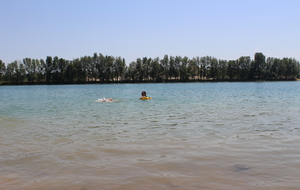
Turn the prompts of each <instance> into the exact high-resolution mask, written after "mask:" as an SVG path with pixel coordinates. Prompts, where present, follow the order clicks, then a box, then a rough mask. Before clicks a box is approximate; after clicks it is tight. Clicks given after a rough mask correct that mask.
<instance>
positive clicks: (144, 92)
mask: <svg viewBox="0 0 300 190" xmlns="http://www.w3.org/2000/svg"><path fill="white" fill-rule="evenodd" d="M141 94H142V97H140V99H142V98H145V97H147V94H146V91H143V92H142V93H141Z"/></svg>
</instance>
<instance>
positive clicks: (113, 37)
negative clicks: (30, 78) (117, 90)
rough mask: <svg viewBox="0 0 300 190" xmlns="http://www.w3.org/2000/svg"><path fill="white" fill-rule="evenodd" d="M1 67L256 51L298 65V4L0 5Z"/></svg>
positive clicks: (100, 0) (1, 1) (82, 1)
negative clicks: (98, 56) (29, 61)
mask: <svg viewBox="0 0 300 190" xmlns="http://www.w3.org/2000/svg"><path fill="white" fill-rule="evenodd" d="M0 7H1V11H0V28H1V29H0V59H1V60H2V61H3V62H5V63H10V62H13V61H15V60H22V59H23V58H26V57H29V58H33V59H46V57H47V56H58V57H59V58H64V59H68V60H72V59H73V58H79V57H82V56H85V55H90V56H92V55H93V53H95V52H96V53H102V54H103V55H112V56H121V57H122V58H125V60H126V63H127V64H129V63H130V62H131V61H134V60H136V58H142V57H148V58H155V57H160V58H163V56H164V55H166V54H167V55H169V56H171V55H172V56H187V57H189V58H193V57H196V56H200V57H202V56H207V55H209V56H214V57H216V58H218V59H225V60H232V59H238V58H239V57H240V56H251V58H252V59H253V56H254V54H255V52H262V53H264V55H265V56H266V57H276V58H283V57H293V58H296V59H297V60H300V11H299V10H300V1H299V0H209V1H208V0H151V1H149V0H148V1H146V0H0Z"/></svg>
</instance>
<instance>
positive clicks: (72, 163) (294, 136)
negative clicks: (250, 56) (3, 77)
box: [0, 82, 300, 190]
mask: <svg viewBox="0 0 300 190" xmlns="http://www.w3.org/2000/svg"><path fill="white" fill-rule="evenodd" d="M143 90H145V91H147V95H148V96H150V97H152V98H153V99H151V100H139V97H140V93H141V91H143ZM299 94H300V83H299V82H242V83H225V82H224V83H162V84H109V85H102V84H101V85H100V84H99V85H96V84H95V85H51V86H0V96H1V99H0V113H1V114H0V145H1V146H0V147H1V149H0V153H1V158H0V165H1V170H0V189H99V187H101V188H100V189H131V190H132V189H133V190H134V189H139V190H140V189H257V188H258V189H297V188H298V187H299V186H300V181H299V176H300V165H299V163H300V161H299V160H300V156H299V155H300V149H299V148H298V147H299V145H300V127H299V123H300V117H299V114H300V97H299ZM103 97H105V98H113V99H114V101H113V102H97V100H98V99H100V98H103Z"/></svg>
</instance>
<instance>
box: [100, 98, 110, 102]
mask: <svg viewBox="0 0 300 190" xmlns="http://www.w3.org/2000/svg"><path fill="white" fill-rule="evenodd" d="M112 101H113V99H112V98H108V99H105V98H102V99H98V100H97V102H112Z"/></svg>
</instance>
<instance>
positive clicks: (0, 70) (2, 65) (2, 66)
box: [0, 59, 6, 82]
mask: <svg viewBox="0 0 300 190" xmlns="http://www.w3.org/2000/svg"><path fill="white" fill-rule="evenodd" d="M5 70H6V68H5V63H4V62H2V60H1V59H0V82H2V81H3V76H4V75H5Z"/></svg>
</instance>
